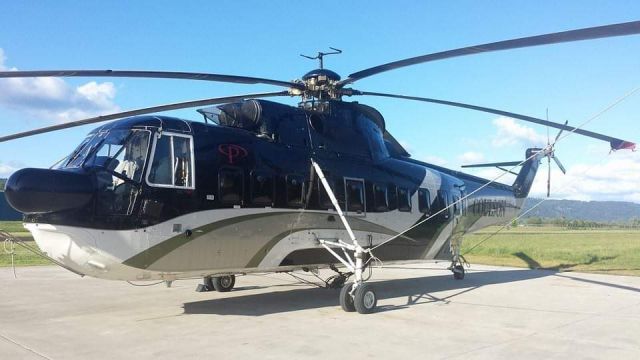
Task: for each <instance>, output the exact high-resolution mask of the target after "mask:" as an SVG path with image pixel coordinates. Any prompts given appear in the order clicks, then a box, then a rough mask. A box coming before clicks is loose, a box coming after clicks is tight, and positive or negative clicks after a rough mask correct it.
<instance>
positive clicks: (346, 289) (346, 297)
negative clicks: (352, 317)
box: [340, 282, 356, 312]
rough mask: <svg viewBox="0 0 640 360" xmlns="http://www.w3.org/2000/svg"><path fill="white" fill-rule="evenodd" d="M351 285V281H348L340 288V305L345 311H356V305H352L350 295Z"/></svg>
mask: <svg viewBox="0 0 640 360" xmlns="http://www.w3.org/2000/svg"><path fill="white" fill-rule="evenodd" d="M352 287H353V283H352V282H348V283H346V284H344V286H343V287H342V289H340V307H341V308H342V310H344V311H346V312H354V311H356V307H355V305H353V296H351V288H352Z"/></svg>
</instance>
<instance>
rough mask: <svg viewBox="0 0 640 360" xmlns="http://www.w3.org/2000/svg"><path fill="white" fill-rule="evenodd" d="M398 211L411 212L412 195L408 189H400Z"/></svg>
mask: <svg viewBox="0 0 640 360" xmlns="http://www.w3.org/2000/svg"><path fill="white" fill-rule="evenodd" d="M398 210H400V211H407V212H409V211H411V194H410V193H409V189H407V188H402V187H399V188H398Z"/></svg>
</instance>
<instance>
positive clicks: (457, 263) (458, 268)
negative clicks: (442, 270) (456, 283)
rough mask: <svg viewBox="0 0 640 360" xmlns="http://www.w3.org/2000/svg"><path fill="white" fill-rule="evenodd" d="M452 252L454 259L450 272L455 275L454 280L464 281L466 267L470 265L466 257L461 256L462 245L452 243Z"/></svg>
mask: <svg viewBox="0 0 640 360" xmlns="http://www.w3.org/2000/svg"><path fill="white" fill-rule="evenodd" d="M451 252H452V253H453V258H452V259H451V265H450V266H449V270H451V272H452V273H453V278H454V279H456V280H462V279H464V265H465V264H466V265H469V263H468V262H467V260H466V259H465V258H464V256H462V255H460V244H456V245H454V244H453V242H452V245H451Z"/></svg>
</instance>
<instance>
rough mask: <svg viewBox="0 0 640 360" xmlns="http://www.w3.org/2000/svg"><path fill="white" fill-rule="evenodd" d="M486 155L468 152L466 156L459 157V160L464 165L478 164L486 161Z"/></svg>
mask: <svg viewBox="0 0 640 360" xmlns="http://www.w3.org/2000/svg"><path fill="white" fill-rule="evenodd" d="M484 159H485V158H484V154H482V153H479V152H475V151H467V152H465V153H464V154H462V155H460V156H458V160H460V163H462V164H463V165H465V164H477V163H480V162H483V161H484Z"/></svg>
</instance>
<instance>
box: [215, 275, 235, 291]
mask: <svg viewBox="0 0 640 360" xmlns="http://www.w3.org/2000/svg"><path fill="white" fill-rule="evenodd" d="M211 282H212V285H213V288H214V289H216V291H218V292H227V291H231V289H233V286H234V285H235V284H236V276H235V275H225V276H216V277H213V278H211Z"/></svg>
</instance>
